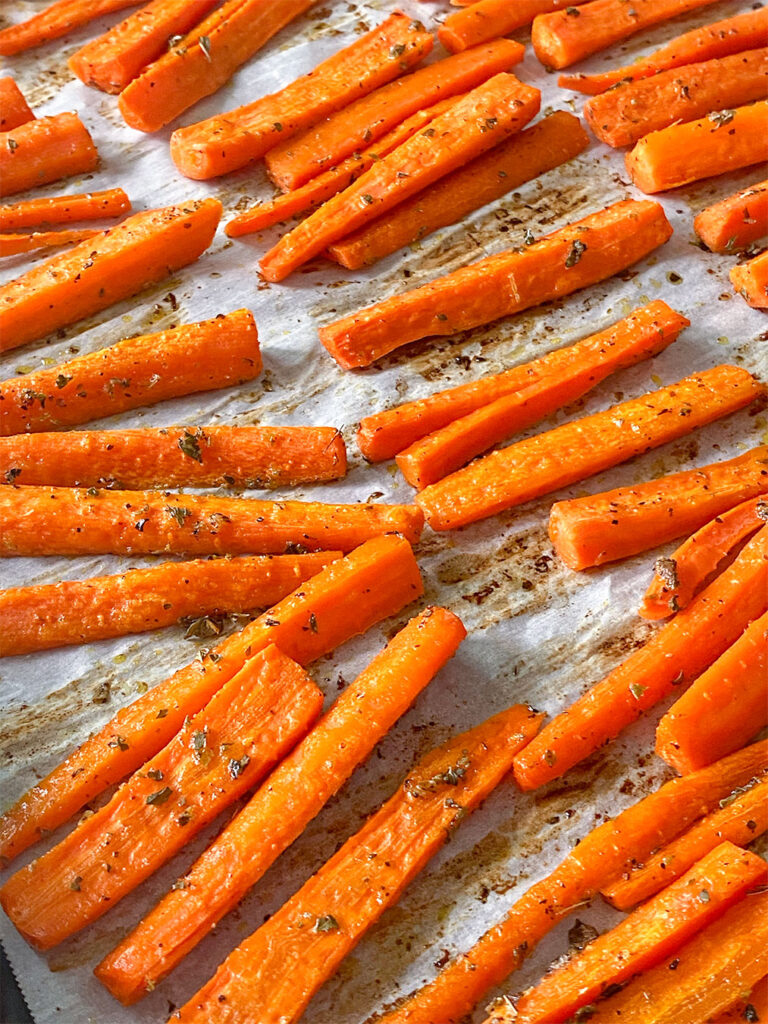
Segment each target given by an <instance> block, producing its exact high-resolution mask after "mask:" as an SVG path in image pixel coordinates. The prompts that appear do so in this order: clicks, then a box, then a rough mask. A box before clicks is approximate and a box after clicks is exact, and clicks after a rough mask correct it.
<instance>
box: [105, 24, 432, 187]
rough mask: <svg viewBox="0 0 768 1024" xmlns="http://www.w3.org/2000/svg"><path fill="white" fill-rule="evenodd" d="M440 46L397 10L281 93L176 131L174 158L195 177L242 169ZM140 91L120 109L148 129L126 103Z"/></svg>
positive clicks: (121, 103)
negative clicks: (435, 46)
mask: <svg viewBox="0 0 768 1024" xmlns="http://www.w3.org/2000/svg"><path fill="white" fill-rule="evenodd" d="M433 44H434V39H433V37H432V35H431V34H430V33H429V32H427V31H425V29H424V26H423V25H421V24H420V22H417V21H412V20H411V19H410V18H408V17H407V16H406V15H405V14H403V13H402V11H395V12H394V13H393V14H391V15H390V16H389V17H388V18H387V19H386V20H385V21H384V22H382V24H381V25H379V26H378V27H377V28H375V29H372V30H371V31H370V32H367V33H366V34H365V35H363V36H361V37H360V38H359V39H357V40H356V41H355V42H354V43H352V44H351V45H350V46H347V47H345V48H344V49H343V50H339V52H338V53H336V54H334V55H333V56H332V57H329V58H328V59H327V60H325V61H323V62H322V63H321V64H318V66H317V67H316V68H315V69H314V70H313V71H310V72H309V73H308V74H306V75H302V77H301V78H297V79H296V80H295V81H294V82H291V84H290V85H287V86H285V88H283V89H281V90H280V91H279V92H275V93H272V94H271V95H269V96H264V97H262V98H261V99H258V100H256V101H255V102H253V103H249V104H246V105H245V106H243V107H238V108H237V109H236V110H230V111H228V112H227V113H224V114H217V115H215V116H214V117H210V118H208V119H207V120H206V121H200V122H198V123H197V124H192V125H188V126H187V127H185V128H179V129H177V130H176V131H175V132H174V133H173V135H172V136H171V156H172V157H173V161H174V163H175V164H176V166H177V167H178V169H179V170H180V171H181V173H182V174H185V175H186V176H187V177H188V178H215V177H217V176H218V175H221V174H226V173H227V172H228V171H236V170H237V169H238V168H240V167H244V166H245V165H246V164H249V163H251V162H252V161H253V160H258V159H260V157H262V156H264V154H265V153H266V152H268V151H269V150H270V149H272V148H273V147H274V146H276V145H277V144H278V143H280V142H285V140H286V139H288V138H290V137H291V136H293V135H298V133H299V132H302V131H305V130H306V129H307V128H310V127H311V126H312V125H313V124H316V123H317V122H318V121H320V120H321V119H322V118H324V117H327V116H328V115H329V114H333V113H335V112H336V111H337V110H341V109H342V108H343V107H346V106H348V105H349V104H350V103H351V102H352V101H353V100H357V99H359V98H360V97H361V96H365V95H367V94H368V93H370V92H373V90H374V89H378V88H379V86H382V85H386V84H387V83H388V82H391V81H392V80H393V79H395V78H397V77H399V76H400V75H402V74H403V72H404V71H408V70H409V69H410V68H412V67H413V66H414V65H415V64H418V63H419V62H420V61H421V60H423V58H424V57H426V56H427V54H429V53H430V51H431V50H432V46H433ZM142 77H144V76H142ZM141 81H142V78H139V79H137V83H140V82H141ZM137 87H138V85H137ZM133 89H134V86H133V85H131V86H129V87H128V89H126V90H125V92H124V93H123V95H122V96H121V99H120V109H121V111H122V113H123V116H124V117H125V119H126V121H128V123H129V124H131V125H132V127H142V123H146V122H144V121H143V120H142V123H139V121H138V120H137V118H136V116H135V112H134V111H128V109H127V107H126V103H125V102H124V101H125V100H126V99H127V97H128V96H129V94H131V93H132V90H133ZM152 123H155V122H152ZM149 127H150V126H149V125H147V126H146V127H145V128H144V129H143V130H148V128H149ZM157 127H159V125H157Z"/></svg>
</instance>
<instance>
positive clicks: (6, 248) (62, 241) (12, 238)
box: [0, 228, 98, 256]
mask: <svg viewBox="0 0 768 1024" xmlns="http://www.w3.org/2000/svg"><path fill="white" fill-rule="evenodd" d="M97 234H98V231H93V230H88V229H87V228H78V229H76V230H68V231H33V232H32V233H31V234H29V235H24V234H19V235H0V256H18V255H19V253H22V252H34V251H35V249H55V248H56V247H57V246H59V245H74V244H75V242H82V241H84V239H86V238H93V236H94V235H97Z"/></svg>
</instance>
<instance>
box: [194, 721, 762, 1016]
mask: <svg viewBox="0 0 768 1024" xmlns="http://www.w3.org/2000/svg"><path fill="white" fill-rule="evenodd" d="M539 721H540V716H537V715H536V714H535V713H534V712H532V711H531V710H530V708H527V707H524V706H523V705H520V704H518V705H516V706H514V707H512V708H510V709H509V710H508V711H503V712H501V714H498V715H495V716H494V717H493V718H490V719H488V720H487V721H486V722H484V723H483V724H482V725H480V726H477V727H476V728H475V729H471V730H469V731H468V732H465V733H462V734H461V735H459V736H454V737H453V738H452V739H451V740H449V741H448V742H447V743H444V744H443V745H442V746H441V747H438V748H437V749H436V750H432V751H430V753H429V754H427V755H426V757H424V758H422V759H421V761H420V762H419V763H418V764H417V765H416V766H415V768H414V769H413V770H412V771H411V772H410V773H409V774H408V776H407V778H406V779H405V781H404V782H403V784H402V785H401V786H400V788H399V789H398V790H397V792H396V793H395V794H394V795H393V796H392V797H390V799H389V800H388V801H387V802H386V803H385V804H384V805H383V806H382V807H381V808H380V809H379V810H378V811H377V812H376V813H375V814H374V815H372V816H371V817H370V818H369V819H368V821H367V822H366V823H365V825H364V826H363V827H362V829H361V830H360V831H359V832H358V833H357V834H356V835H354V836H352V838H351V839H348V840H347V842H346V843H345V844H344V846H342V848H341V849H340V850H339V851H338V853H336V854H335V855H334V856H333V857H332V858H331V859H330V860H329V861H328V862H327V863H326V864H325V865H324V866H323V867H322V868H320V870H319V871H318V872H317V874H316V875H314V876H313V877H312V878H310V880H309V881H308V882H306V883H305V884H304V885H303V886H302V887H301V889H299V891H298V892H297V893H295V894H294V895H293V896H292V897H291V898H290V899H289V900H288V902H287V903H285V904H284V905H283V906H282V907H281V908H280V910H278V912H277V913H276V914H273V916H272V917H271V918H270V919H269V921H268V922H267V923H266V924H264V925H262V926H261V928H259V929H258V930H257V931H256V932H254V933H253V935H251V936H250V937H249V938H247V939H246V940H245V941H244V942H242V943H241V944H240V945H239V946H238V947H237V949H235V950H234V951H233V952H232V953H230V955H229V956H228V957H227V958H226V960H225V961H224V962H223V963H222V964H221V966H220V967H219V969H218V970H217V971H216V973H215V974H214V976H213V977H212V978H211V979H210V981H208V982H207V984H205V985H204V986H203V987H202V988H201V989H200V991H199V992H197V993H196V995H194V996H193V997H192V998H191V999H190V1000H189V1002H188V1003H187V1004H186V1005H185V1006H183V1007H182V1008H181V1011H180V1013H179V1016H178V1019H179V1020H181V1021H186V1022H188V1024H190V1022H193V1021H194V1022H198V1024H203V1022H205V1021H207V1020H209V1019H210V1018H211V1015H212V1014H215V1013H216V1009H217V1008H218V1007H219V1006H221V1005H222V1003H224V1004H225V1005H226V1006H227V1009H228V1012H229V1013H230V1014H233V1015H234V1016H247V1015H248V1014H251V1015H252V1016H254V1015H255V1019H261V1020H268V1019H275V1020H278V1019H280V1020H286V1021H287V1020H298V1018H299V1017H300V1015H301V1013H302V1012H303V1010H304V1009H305V1007H306V1006H307V1004H308V1003H309V1001H310V999H311V998H312V996H313V995H314V993H315V992H316V991H317V989H318V988H319V987H320V986H321V985H322V984H323V982H324V981H326V980H327V978H329V977H330V975H331V974H332V973H333V972H334V970H336V968H337V967H338V965H339V964H340V963H341V961H342V960H343V958H344V957H345V956H346V954H347V953H348V952H349V951H350V950H351V949H352V948H353V947H354V946H355V945H356V943H357V942H359V940H360V939H361V938H362V936H363V935H364V934H365V932H366V931H367V930H368V928H370V927H371V925H372V924H374V922H376V921H377V920H378V919H379V918H380V917H381V915H382V914H383V913H384V911H385V910H386V909H387V907H390V906H392V905H393V904H394V903H396V902H397V900H398V898H399V896H400V894H401V893H402V891H403V890H404V889H405V887H406V886H407V885H408V884H409V883H410V882H411V881H412V879H413V878H414V877H415V876H416V875H417V874H418V872H419V871H420V870H421V868H422V867H424V865H425V864H426V863H427V861H428V860H429V859H430V858H431V857H432V856H433V855H434V854H435V853H436V852H437V851H438V850H439V849H440V847H441V846H442V845H443V844H444V843H445V842H446V840H447V839H448V836H449V835H450V833H451V831H452V830H453V829H454V828H455V827H456V826H457V825H458V824H459V823H460V822H461V820H462V818H463V817H465V816H466V815H467V814H469V813H471V812H472V811H473V810H474V809H475V808H476V807H477V805H478V804H479V803H480V802H481V801H482V800H484V799H485V798H486V797H487V796H488V794H489V793H491V792H492V791H493V790H494V789H495V787H496V786H497V785H498V784H499V782H501V780H502V778H503V777H504V775H505V773H506V772H507V771H508V769H509V765H510V762H511V758H512V755H513V752H514V751H515V750H519V749H520V747H521V746H523V745H524V744H525V743H526V741H527V740H528V739H529V738H530V737H531V736H532V735H534V733H535V731H536V727H537V725H538V722H539ZM457 775H458V776H460V777H459V778H457ZM749 856H752V855H749ZM755 860H758V858H755ZM761 863H762V862H761ZM308 918H309V919H310V921H311V919H312V918H314V927H305V922H306V921H307V919H308Z"/></svg>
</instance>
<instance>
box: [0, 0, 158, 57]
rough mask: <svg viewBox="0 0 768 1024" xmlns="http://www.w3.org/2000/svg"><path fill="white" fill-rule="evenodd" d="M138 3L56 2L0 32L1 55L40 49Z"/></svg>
mask: <svg viewBox="0 0 768 1024" xmlns="http://www.w3.org/2000/svg"><path fill="white" fill-rule="evenodd" d="M140 2H141V0H55V2H54V3H52V4H49V5H48V7H45V8H44V9H43V10H42V11H40V13H39V14H34V15H33V16H32V17H31V18H28V19H27V20H26V21H21V22H18V24H16V25H9V26H8V28H4V29H2V30H0V55H2V56H3V57H12V56H13V55H14V54H17V53H22V52H23V51H24V50H31V49H33V48H34V47H36V46H42V45H43V44H44V43H49V42H51V40H53V39H59V38H60V37H61V36H65V35H67V34H68V33H70V32H73V31H74V30H75V29H76V28H79V27H80V26H81V25H87V24H88V22H90V21H93V20H94V19H95V18H100V17H101V16H102V15H104V14H111V13H112V12H113V11H122V10H123V9H124V8H126V7H135V6H136V4H137V3H140Z"/></svg>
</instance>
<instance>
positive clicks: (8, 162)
mask: <svg viewBox="0 0 768 1024" xmlns="http://www.w3.org/2000/svg"><path fill="white" fill-rule="evenodd" d="M98 162H99V154H98V151H97V149H96V147H95V146H94V144H93V139H92V138H91V136H90V134H89V133H88V129H87V128H86V127H85V125H84V124H83V122H82V121H81V120H80V118H79V117H78V116H77V114H69V113H66V114H54V115H53V116H52V117H39V118H35V119H34V120H32V121H26V122H25V123H24V124H22V125H19V127H18V128H13V129H11V131H7V132H3V133H2V135H0V196H10V195H12V194H13V193H14V192H23V191H24V190H25V189H28V188H37V187H38V186H39V185H47V184H48V182H49V181H58V180H59V178H70V177H72V175H73V174H86V173H87V172H88V171H92V170H94V169H95V167H96V165H97V164H98Z"/></svg>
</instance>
